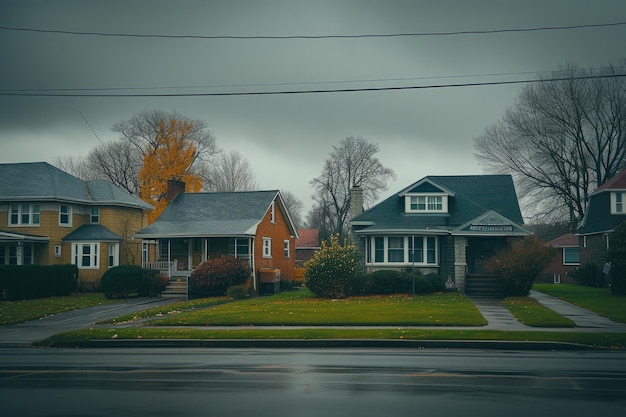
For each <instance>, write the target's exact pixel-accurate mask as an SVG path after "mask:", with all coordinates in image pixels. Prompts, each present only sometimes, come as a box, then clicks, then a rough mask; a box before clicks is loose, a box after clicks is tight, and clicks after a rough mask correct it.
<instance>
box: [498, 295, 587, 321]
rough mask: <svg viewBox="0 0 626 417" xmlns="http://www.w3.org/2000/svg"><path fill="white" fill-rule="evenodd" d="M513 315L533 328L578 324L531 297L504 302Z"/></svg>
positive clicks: (511, 298)
mask: <svg viewBox="0 0 626 417" xmlns="http://www.w3.org/2000/svg"><path fill="white" fill-rule="evenodd" d="M502 304H503V305H504V307H506V308H507V309H508V310H509V311H510V312H511V314H513V316H514V317H515V318H516V319H517V320H518V321H519V322H520V323H524V324H525V325H527V326H531V327H575V326H576V323H574V322H573V321H572V320H570V319H568V318H566V317H563V316H561V315H560V314H558V313H555V312H554V311H552V310H550V309H549V308H547V307H544V306H543V305H542V304H540V303H539V302H538V301H537V300H535V299H533V298H530V297H509V298H506V299H504V300H503V301H502Z"/></svg>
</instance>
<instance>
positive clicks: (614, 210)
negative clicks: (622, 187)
mask: <svg viewBox="0 0 626 417" xmlns="http://www.w3.org/2000/svg"><path fill="white" fill-rule="evenodd" d="M611 214H626V192H622V191H614V192H612V193H611Z"/></svg>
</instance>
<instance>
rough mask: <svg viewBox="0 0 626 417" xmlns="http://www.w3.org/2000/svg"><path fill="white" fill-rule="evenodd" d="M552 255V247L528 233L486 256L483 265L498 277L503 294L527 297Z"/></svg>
mask: <svg viewBox="0 0 626 417" xmlns="http://www.w3.org/2000/svg"><path fill="white" fill-rule="evenodd" d="M554 255H555V250H554V248H550V247H548V246H545V245H544V244H543V243H542V242H541V241H540V240H539V239H538V238H537V237H536V236H527V237H525V238H524V239H522V240H519V241H515V242H513V244H512V246H511V248H510V249H505V250H502V251H500V252H498V253H497V254H496V255H495V256H493V257H491V258H489V259H488V260H487V261H486V262H485V266H486V269H487V271H489V272H491V273H493V274H495V276H496V277H497V278H498V281H499V282H500V286H501V288H502V291H503V293H504V294H505V295H506V296H526V295H528V293H529V292H530V289H531V288H532V286H533V284H534V282H535V278H537V275H539V273H540V272H541V271H542V270H543V269H544V268H545V267H546V266H547V265H548V264H549V263H550V260H551V259H552V258H553V257H554Z"/></svg>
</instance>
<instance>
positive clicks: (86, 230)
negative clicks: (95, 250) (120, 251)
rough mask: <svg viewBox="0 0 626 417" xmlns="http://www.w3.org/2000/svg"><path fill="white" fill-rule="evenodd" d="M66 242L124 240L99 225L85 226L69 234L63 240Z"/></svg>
mask: <svg viewBox="0 0 626 417" xmlns="http://www.w3.org/2000/svg"><path fill="white" fill-rule="evenodd" d="M62 240H63V241H64V242H78V241H81V242H84V241H88V242H103V241H109V242H110V241H113V242H116V241H119V242H121V241H122V240H124V239H123V238H122V237H121V236H119V235H116V234H115V233H113V232H112V231H110V230H109V229H107V228H106V227H104V226H102V225H99V224H84V225H82V226H80V227H79V228H78V229H76V230H74V231H73V232H71V233H69V234H68V235H67V236H65V237H64V238H63V239H62Z"/></svg>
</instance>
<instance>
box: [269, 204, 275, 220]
mask: <svg viewBox="0 0 626 417" xmlns="http://www.w3.org/2000/svg"><path fill="white" fill-rule="evenodd" d="M270 223H272V224H276V202H275V201H272V204H271V205H270Z"/></svg>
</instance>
